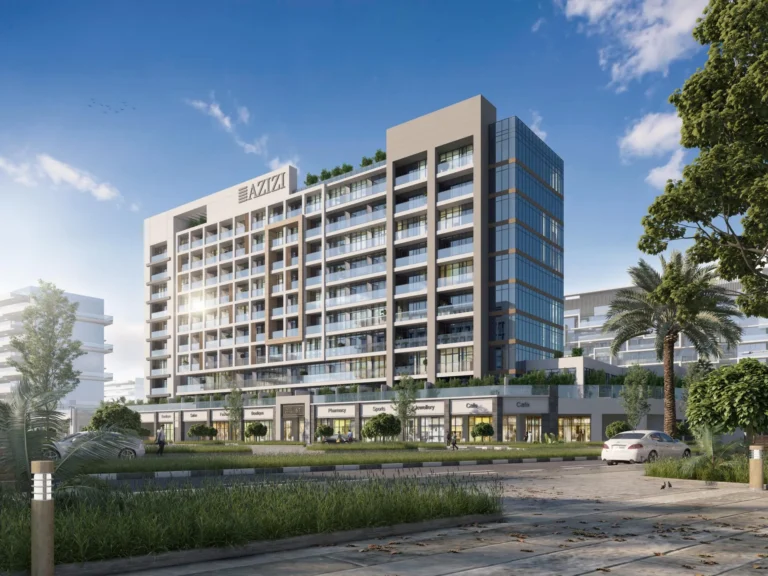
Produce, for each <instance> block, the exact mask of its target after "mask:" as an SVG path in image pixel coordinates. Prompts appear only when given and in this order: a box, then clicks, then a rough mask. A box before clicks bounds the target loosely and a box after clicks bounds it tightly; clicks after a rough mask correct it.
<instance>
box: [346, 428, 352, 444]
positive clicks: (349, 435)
mask: <svg viewBox="0 0 768 576" xmlns="http://www.w3.org/2000/svg"><path fill="white" fill-rule="evenodd" d="M347 442H352V430H350V431H349V432H347Z"/></svg>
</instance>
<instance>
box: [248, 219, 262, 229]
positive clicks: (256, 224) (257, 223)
mask: <svg viewBox="0 0 768 576" xmlns="http://www.w3.org/2000/svg"><path fill="white" fill-rule="evenodd" d="M262 228H264V219H261V220H251V230H261V229H262Z"/></svg>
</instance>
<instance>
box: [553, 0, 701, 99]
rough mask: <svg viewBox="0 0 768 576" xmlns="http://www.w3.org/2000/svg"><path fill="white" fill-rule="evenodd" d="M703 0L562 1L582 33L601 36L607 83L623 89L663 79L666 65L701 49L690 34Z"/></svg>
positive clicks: (568, 14) (666, 69) (620, 89)
mask: <svg viewBox="0 0 768 576" xmlns="http://www.w3.org/2000/svg"><path fill="white" fill-rule="evenodd" d="M707 3H708V0H565V4H563V2H562V1H561V2H560V5H561V7H562V8H563V10H564V12H565V15H566V17H567V18H579V19H582V20H586V23H585V25H584V26H583V27H582V28H581V29H582V30H583V31H585V32H586V33H587V34H597V35H600V36H602V37H603V39H604V41H605V43H606V46H604V47H602V48H601V49H600V50H599V51H598V59H599V62H600V65H601V67H603V68H610V71H611V84H612V85H614V86H615V87H616V89H617V91H619V92H621V91H624V90H626V88H627V85H628V84H629V83H630V82H631V81H632V80H636V79H639V78H642V77H643V76H645V75H646V74H650V73H659V72H660V73H662V74H663V75H664V76H666V75H667V71H668V69H669V66H670V64H672V63H673V62H675V61H677V60H681V59H683V58H687V57H689V56H690V55H691V54H693V53H694V52H695V51H696V50H698V49H699V48H701V46H700V45H699V44H698V43H697V42H696V41H695V40H694V39H693V37H692V35H691V32H692V31H693V27H694V26H695V24H696V19H697V18H699V17H701V16H702V15H703V11H704V8H705V7H706V5H707Z"/></svg>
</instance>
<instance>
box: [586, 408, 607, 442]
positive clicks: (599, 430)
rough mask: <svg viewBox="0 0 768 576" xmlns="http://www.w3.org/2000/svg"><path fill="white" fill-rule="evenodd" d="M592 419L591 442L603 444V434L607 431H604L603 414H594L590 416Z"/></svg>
mask: <svg viewBox="0 0 768 576" xmlns="http://www.w3.org/2000/svg"><path fill="white" fill-rule="evenodd" d="M589 418H590V423H589V424H590V434H589V436H590V438H589V439H590V440H591V441H592V442H602V441H603V434H604V432H605V430H604V429H603V428H604V427H603V414H602V412H593V413H592V414H590V416H589Z"/></svg>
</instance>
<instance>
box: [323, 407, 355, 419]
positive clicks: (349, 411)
mask: <svg viewBox="0 0 768 576" xmlns="http://www.w3.org/2000/svg"><path fill="white" fill-rule="evenodd" d="M317 417H318V418H345V419H346V418H354V417H355V407H354V405H352V404H344V405H336V406H318V407H317Z"/></svg>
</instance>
